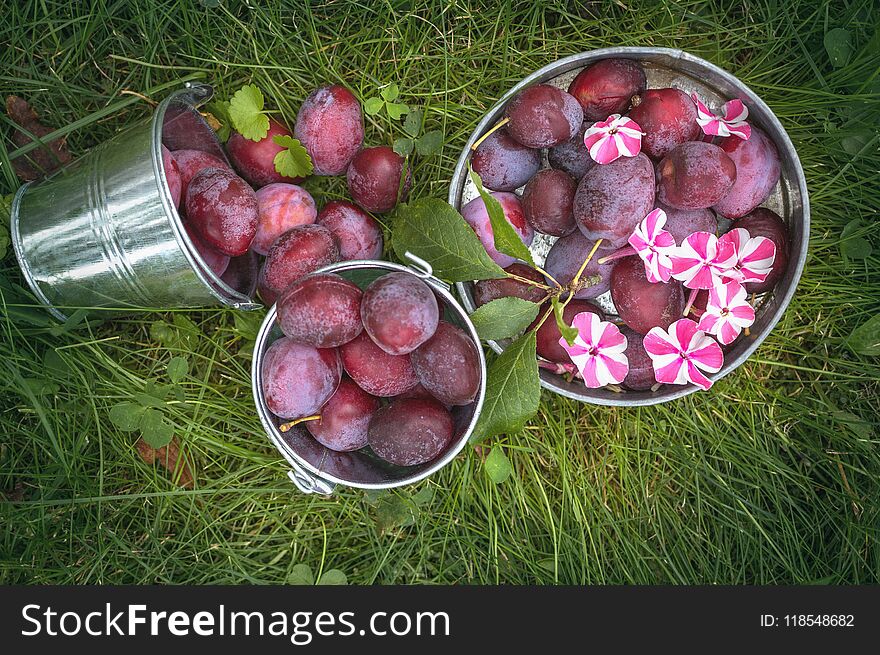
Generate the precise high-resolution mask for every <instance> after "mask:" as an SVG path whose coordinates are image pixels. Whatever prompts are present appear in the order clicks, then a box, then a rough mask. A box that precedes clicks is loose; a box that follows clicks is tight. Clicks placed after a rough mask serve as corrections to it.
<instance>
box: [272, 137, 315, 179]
mask: <svg viewBox="0 0 880 655" xmlns="http://www.w3.org/2000/svg"><path fill="white" fill-rule="evenodd" d="M272 141H273V142H274V143H275V145H279V146H281V147H282V148H284V150H282V151H281V152H279V153H278V154H277V155H275V160H274V161H275V170H276V171H278V173H279V174H281V175H284V176H285V177H307V176H309V175H311V174H312V171H313V170H314V167H313V166H312V158H311V157H310V156H309V153H308V151H307V150H306V149H305V146H303V144H302V143H300V142H299V139H294V138H293V137H292V136H288V135H286V134H278V135H275V136H273V137H272Z"/></svg>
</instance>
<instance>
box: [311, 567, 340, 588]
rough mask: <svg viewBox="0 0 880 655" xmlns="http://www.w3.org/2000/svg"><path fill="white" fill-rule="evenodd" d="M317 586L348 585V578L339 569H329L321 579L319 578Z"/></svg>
mask: <svg viewBox="0 0 880 655" xmlns="http://www.w3.org/2000/svg"><path fill="white" fill-rule="evenodd" d="M316 584H319V585H347V584H348V578H347V577H346V576H345V573H343V572H342V571H340V570H339V569H328V570H327V571H324V572H323V573H322V574H321V577H320V578H318V582H317V583H316Z"/></svg>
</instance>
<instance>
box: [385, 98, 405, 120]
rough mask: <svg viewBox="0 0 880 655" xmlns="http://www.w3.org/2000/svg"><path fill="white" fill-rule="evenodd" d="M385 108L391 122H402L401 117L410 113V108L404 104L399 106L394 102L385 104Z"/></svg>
mask: <svg viewBox="0 0 880 655" xmlns="http://www.w3.org/2000/svg"><path fill="white" fill-rule="evenodd" d="M385 108H386V109H387V110H388V115H389V116H390V117H391V120H395V121H396V120H400V117H401V116H403V115H404V114H406V113H408V112H409V107H407V106H406V105H402V104H397V103H394V102H387V103H385Z"/></svg>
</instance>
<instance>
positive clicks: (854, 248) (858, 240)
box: [840, 218, 873, 259]
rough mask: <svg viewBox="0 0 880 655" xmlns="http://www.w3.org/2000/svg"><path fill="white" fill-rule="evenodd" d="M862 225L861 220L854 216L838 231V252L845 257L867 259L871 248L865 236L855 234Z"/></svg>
mask: <svg viewBox="0 0 880 655" xmlns="http://www.w3.org/2000/svg"><path fill="white" fill-rule="evenodd" d="M861 227H862V220H861V219H859V218H854V219H853V220H851V221H850V222H849V223H847V224H846V227H845V228H843V232H841V233H840V254H841V255H843V256H844V257H846V258H847V259H867V258H868V257H870V256H871V252H872V251H873V248H872V247H871V244H870V242H869V241H868V240H867V239H865V237H863V236H861V235H859V234H857V232H858V231H859V230H860V229H861Z"/></svg>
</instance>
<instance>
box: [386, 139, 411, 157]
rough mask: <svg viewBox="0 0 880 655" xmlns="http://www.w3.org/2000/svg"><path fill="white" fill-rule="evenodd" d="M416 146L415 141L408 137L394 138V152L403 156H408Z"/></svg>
mask: <svg viewBox="0 0 880 655" xmlns="http://www.w3.org/2000/svg"><path fill="white" fill-rule="evenodd" d="M414 146H415V142H414V141H413V140H412V139H410V138H407V137H401V138H400V139H394V147H393V148H392V149H393V150H394V152H396V153H397V154H398V155H400V156H401V157H408V156H409V155H410V154H411V153H412V151H413V147H414Z"/></svg>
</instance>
